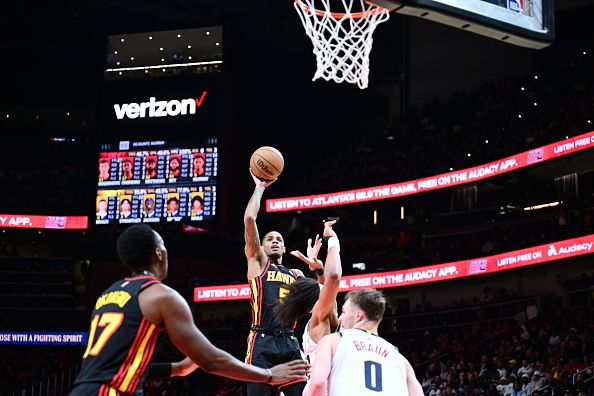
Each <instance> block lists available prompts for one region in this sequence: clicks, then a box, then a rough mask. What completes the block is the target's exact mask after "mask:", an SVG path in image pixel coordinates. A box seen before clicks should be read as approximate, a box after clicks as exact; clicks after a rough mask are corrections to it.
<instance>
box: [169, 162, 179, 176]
mask: <svg viewBox="0 0 594 396" xmlns="http://www.w3.org/2000/svg"><path fill="white" fill-rule="evenodd" d="M180 176H181V162H180V160H179V158H178V157H171V158H170V159H169V177H171V178H173V177H175V178H178V177H180Z"/></svg>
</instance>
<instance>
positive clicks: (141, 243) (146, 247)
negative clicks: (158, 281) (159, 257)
mask: <svg viewBox="0 0 594 396" xmlns="http://www.w3.org/2000/svg"><path fill="white" fill-rule="evenodd" d="M156 248H157V237H156V235H155V232H154V231H153V229H152V228H151V227H149V226H148V225H146V224H135V225H133V226H131V227H129V228H128V229H126V231H124V232H123V233H122V235H120V237H119V238H118V242H117V250H118V257H119V258H120V260H121V261H122V263H124V264H125V265H126V266H127V267H128V268H130V269H131V270H132V271H134V272H141V271H143V270H146V269H149V268H150V266H151V261H152V258H153V252H154V251H155V249H156Z"/></svg>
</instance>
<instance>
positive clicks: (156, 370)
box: [146, 363, 172, 380]
mask: <svg viewBox="0 0 594 396" xmlns="http://www.w3.org/2000/svg"><path fill="white" fill-rule="evenodd" d="M171 369H172V365H171V363H151V365H150V366H149V368H148V372H149V373H148V377H147V378H146V379H147V380H157V379H165V378H169V377H171Z"/></svg>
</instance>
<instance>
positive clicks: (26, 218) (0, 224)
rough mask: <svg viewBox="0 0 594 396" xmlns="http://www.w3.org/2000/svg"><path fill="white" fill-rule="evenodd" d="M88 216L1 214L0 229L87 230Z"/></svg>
mask: <svg viewBox="0 0 594 396" xmlns="http://www.w3.org/2000/svg"><path fill="white" fill-rule="evenodd" d="M88 224H89V218H88V217H87V216H37V215H14V214H0V228H45V229H52V230H86V229H87V228H89V226H88Z"/></svg>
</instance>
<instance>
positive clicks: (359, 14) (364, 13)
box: [295, 0, 388, 19]
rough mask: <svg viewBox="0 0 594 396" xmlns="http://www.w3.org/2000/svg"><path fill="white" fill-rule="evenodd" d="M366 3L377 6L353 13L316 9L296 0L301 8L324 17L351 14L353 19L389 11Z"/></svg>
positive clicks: (336, 17)
mask: <svg viewBox="0 0 594 396" xmlns="http://www.w3.org/2000/svg"><path fill="white" fill-rule="evenodd" d="M366 3H367V4H369V5H374V6H375V8H373V9H371V10H368V11H361V12H353V13H350V14H347V13H346V12H328V11H320V10H316V9H315V8H311V7H310V6H307V5H305V4H303V3H302V2H301V0H295V4H297V5H298V6H299V8H301V9H302V10H303V11H305V12H307V13H312V12H313V13H315V14H316V15H317V16H319V17H323V16H324V15H326V14H330V15H332V17H333V18H334V19H342V18H344V17H345V16H347V15H348V16H349V18H352V19H361V18H366V17H367V16H369V15H375V14H379V13H381V12H383V11H388V9H387V8H384V7H380V6H376V5H375V4H371V3H368V2H366Z"/></svg>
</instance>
